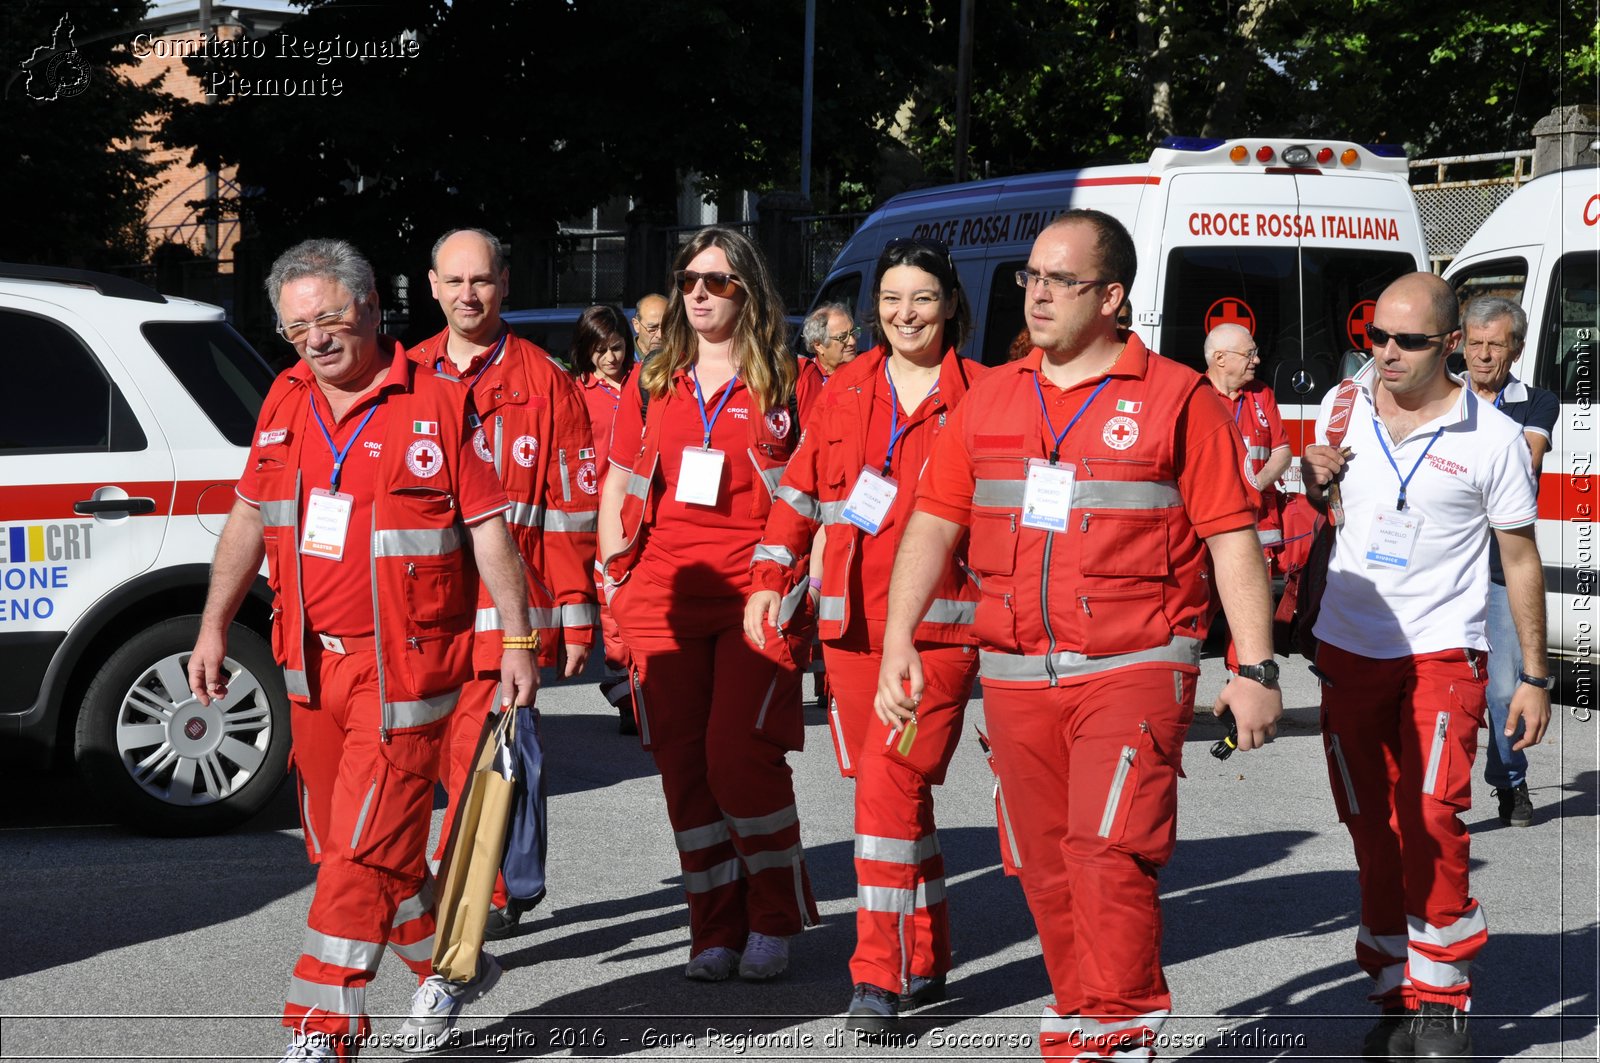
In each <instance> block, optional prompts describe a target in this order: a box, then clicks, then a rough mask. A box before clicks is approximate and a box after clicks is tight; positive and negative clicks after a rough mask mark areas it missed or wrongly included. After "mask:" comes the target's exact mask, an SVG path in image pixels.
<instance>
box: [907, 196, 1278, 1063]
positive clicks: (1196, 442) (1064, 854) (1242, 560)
mask: <svg viewBox="0 0 1600 1063" xmlns="http://www.w3.org/2000/svg"><path fill="white" fill-rule="evenodd" d="M1135 268H1136V256H1135V250H1134V245H1133V239H1132V237H1131V236H1129V234H1128V231H1127V229H1125V228H1124V227H1123V226H1122V224H1121V223H1120V222H1118V221H1117V220H1116V219H1115V218H1113V217H1111V216H1110V215H1107V214H1104V213H1102V212H1100V211H1095V210H1081V209H1080V210H1071V211H1068V212H1066V213H1065V214H1063V215H1061V216H1060V217H1058V218H1057V219H1056V220H1055V221H1054V222H1052V223H1051V225H1050V226H1049V227H1047V228H1046V229H1045V230H1044V231H1043V232H1042V233H1040V234H1039V237H1038V238H1037V240H1035V242H1034V245H1033V249H1032V251H1031V253H1030V254H1029V257H1028V265H1027V268H1026V269H1024V270H1021V271H1019V273H1018V275H1017V281H1018V283H1019V284H1021V285H1022V286H1023V287H1024V288H1025V289H1026V291H1027V297H1026V303H1025V314H1026V320H1027V324H1028V330H1029V333H1030V335H1031V337H1032V339H1033V344H1034V346H1033V350H1032V351H1031V352H1030V353H1029V354H1027V355H1026V356H1024V357H1022V358H1020V359H1018V360H1017V361H1014V362H1008V363H1006V364H1005V365H1002V366H998V367H996V368H994V369H991V370H990V371H989V373H988V374H987V375H986V376H984V377H983V379H981V380H979V381H977V383H975V384H974V385H973V387H972V389H971V390H970V391H969V392H968V393H967V396H966V398H965V399H964V400H963V401H962V403H961V405H959V406H957V407H956V409H955V412H954V413H952V414H951V415H950V421H949V424H948V425H947V426H946V428H945V431H944V432H942V433H941V434H940V436H939V438H938V440H937V442H936V443H935V444H934V450H933V455H932V457H931V458H930V460H929V462H928V469H927V472H926V473H925V474H924V477H923V480H922V485H921V487H920V489H919V493H918V497H917V503H916V511H915V513H913V515H912V516H911V519H910V521H909V522H908V524H907V527H906V530H905V534H904V536H903V538H902V539H901V544H900V550H899V553H898V555H897V556H896V558H895V563H894V573H893V576H892V578H891V581H890V587H889V605H888V620H887V622H886V625H885V630H884V650H883V667H882V671H881V672H880V674H879V682H878V694H877V701H876V706H875V707H876V710H877V713H878V715H879V717H880V718H882V719H883V721H884V722H885V723H891V722H893V721H899V722H900V724H901V725H902V726H910V725H911V724H912V723H914V721H915V719H916V707H917V703H918V699H919V697H920V695H921V693H922V688H923V672H922V664H921V661H920V660H919V659H918V656H917V652H916V648H915V644H914V643H913V640H912V636H913V633H914V631H915V629H916V625H917V623H918V622H919V621H920V620H921V619H922V618H923V616H924V615H925V614H926V611H927V609H928V606H929V603H930V601H931V599H932V595H933V592H934V587H935V581H936V580H937V579H938V578H939V573H940V572H941V571H942V566H943V565H944V564H946V563H947V562H948V559H949V557H950V556H951V553H952V552H953V550H954V549H955V547H956V545H957V544H958V543H960V542H961V540H962V538H963V536H965V537H966V539H967V563H968V565H969V566H970V568H971V569H972V571H973V573H974V574H975V576H976V577H977V580H978V582H979V583H980V584H981V586H982V588H983V593H982V596H981V597H980V599H979V601H978V604H977V608H976V613H975V615H974V616H973V621H972V623H973V631H974V634H975V635H976V636H977V639H978V644H979V651H980V656H979V671H978V674H979V676H980V678H981V679H982V680H983V689H984V716H985V719H986V721H987V723H988V727H989V738H990V742H991V749H992V755H993V765H994V768H995V771H996V772H997V773H998V775H999V778H1000V786H1001V789H1002V791H1003V793H1004V794H1005V795H1006V798H1007V800H1006V802H1005V810H1006V813H1007V818H1008V826H1009V827H1010V828H1012V832H1013V834H1014V836H1015V838H1016V842H1017V848H1018V850H1019V852H1020V861H1019V862H1020V864H1021V866H1022V869H1023V870H1022V876H1021V881H1022V887H1023V891H1024V892H1025V893H1026V894H1027V896H1028V907H1029V909H1030V910H1031V911H1032V912H1033V917H1034V922H1035V924H1036V925H1037V927H1038V930H1039V941H1040V944H1041V946H1042V948H1043V951H1044V961H1045V967H1046V969H1047V970H1048V972H1049V976H1050V984H1051V987H1052V989H1053V990H1054V993H1055V1003H1054V1004H1053V1005H1051V1006H1050V1007H1048V1008H1046V1009H1045V1012H1044V1014H1043V1015H1042V1016H1041V1018H1040V1040H1039V1045H1040V1051H1041V1053H1042V1054H1043V1055H1044V1057H1045V1058H1047V1059H1068V1060H1084V1061H1087V1060H1101V1059H1153V1058H1154V1045H1155V1042H1156V1038H1157V1036H1158V1035H1159V1033H1160V1030H1161V1027H1162V1025H1163V1023H1164V1022H1165V1021H1166V1019H1167V1017H1168V1015H1170V1014H1171V1011H1172V995H1171V993H1170V992H1169V991H1168V989H1167V983H1166V978H1165V976H1164V975H1163V973H1162V969H1161V914H1160V913H1161V909H1160V898H1159V892H1158V889H1157V871H1158V870H1159V869H1160V868H1161V867H1162V866H1163V865H1164V864H1165V863H1166V862H1167V860H1168V859H1169V858H1170V857H1171V856H1172V852H1173V848H1174V845H1175V843H1176V836H1177V829H1176V816H1177V800H1178V776H1179V774H1180V770H1181V768H1182V762H1183V746H1184V741H1185V738H1186V736H1187V734H1188V729H1189V723H1190V721H1191V720H1192V719H1193V716H1194V696H1195V682H1196V679H1197V677H1198V675H1199V671H1200V648H1201V644H1202V643H1203V642H1204V640H1205V635H1206V624H1207V621H1208V618H1209V616H1210V613H1211V593H1212V592H1211V587H1212V585H1213V584H1215V585H1216V587H1217V590H1218V593H1219V594H1220V595H1221V598H1222V604H1223V608H1224V609H1225V610H1226V611H1227V614H1228V619H1229V620H1230V621H1231V623H1232V627H1233V632H1234V637H1235V639H1236V641H1237V643H1238V646H1239V652H1240V655H1241V658H1242V659H1243V660H1245V661H1252V662H1259V663H1256V664H1250V665H1245V666H1243V667H1241V668H1240V669H1239V675H1238V676H1236V677H1235V678H1234V679H1233V680H1232V681H1231V682H1229V683H1228V685H1227V686H1226V687H1225V688H1224V690H1223V693H1222V696H1221V699H1220V700H1219V703H1218V705H1217V707H1216V709H1215V711H1216V712H1217V713H1219V714H1220V713H1221V712H1223V711H1224V710H1225V709H1228V708H1231V710H1232V712H1233V715H1234V717H1235V720H1236V723H1237V726H1238V733H1239V740H1238V746H1239V748H1240V749H1254V748H1256V747H1258V746H1260V745H1262V744H1263V743H1265V742H1266V741H1267V740H1268V739H1269V738H1270V737H1271V735H1272V733H1273V732H1274V730H1275V728H1276V725H1277V720H1278V717H1279V715H1280V714H1281V712H1282V706H1283V701H1282V696H1281V694H1280V692H1279V691H1278V688H1277V665H1276V664H1275V663H1274V662H1273V660H1272V620H1271V611H1272V608H1271V595H1270V593H1269V586H1268V582H1267V570H1266V566H1264V565H1263V564H1262V563H1261V547H1260V544H1259V542H1258V541H1257V539H1256V532H1255V511H1256V498H1255V493H1254V491H1253V490H1252V489H1251V488H1250V486H1249V484H1247V483H1246V482H1245V480H1244V478H1243V476H1242V475H1241V472H1240V469H1241V467H1242V465H1243V463H1244V452H1243V447H1242V445H1241V443H1240V440H1239V434H1238V432H1237V431H1235V429H1234V427H1233V423H1232V421H1231V420H1230V419H1229V411H1228V410H1227V408H1226V407H1225V406H1224V405H1223V403H1222V401H1221V400H1220V399H1219V398H1217V396H1216V394H1215V392H1214V391H1213V390H1212V389H1211V388H1210V387H1208V386H1207V385H1206V384H1205V382H1204V381H1203V380H1202V379H1201V378H1200V375H1199V374H1198V373H1195V372H1194V371H1193V370H1192V369H1189V368H1187V367H1185V366H1183V365H1181V364H1179V363H1178V362H1176V361H1173V360H1171V359H1167V358H1161V357H1158V356H1156V355H1155V354H1153V353H1152V352H1151V351H1149V350H1147V349H1146V348H1145V346H1144V344H1143V343H1142V342H1141V341H1140V339H1139V337H1138V336H1137V335H1135V334H1134V333H1132V332H1130V331H1127V330H1125V329H1122V328H1120V327H1119V326H1118V324H1117V318H1118V314H1119V313H1120V312H1121V310H1122V307H1123V304H1124V302H1125V300H1126V299H1127V292H1128V289H1129V287H1130V286H1131V285H1132V283H1133V279H1134V272H1135ZM1213 572H1214V573H1215V578H1214V579H1213V578H1212V574H1213Z"/></svg>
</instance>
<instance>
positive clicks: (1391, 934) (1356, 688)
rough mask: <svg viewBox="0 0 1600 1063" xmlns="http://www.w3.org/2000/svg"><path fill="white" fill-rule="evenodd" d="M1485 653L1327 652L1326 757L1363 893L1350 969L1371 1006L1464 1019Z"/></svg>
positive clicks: (1474, 941) (1475, 943) (1475, 915)
mask: <svg viewBox="0 0 1600 1063" xmlns="http://www.w3.org/2000/svg"><path fill="white" fill-rule="evenodd" d="M1486 656H1487V655H1486V654H1484V653H1483V651H1481V650H1464V649H1457V650H1443V651H1440V652H1438V653H1427V654H1421V655H1419V656H1415V657H1397V658H1394V659H1392V660H1374V659H1373V658H1370V657H1361V656H1358V655H1356V654H1353V653H1346V652H1345V651H1344V650H1341V649H1339V648H1338V647H1336V646H1330V645H1328V644H1327V643H1323V644H1322V646H1321V648H1320V649H1319V650H1318V652H1317V667H1318V668H1319V669H1321V670H1322V672H1324V673H1325V674H1326V675H1327V676H1328V678H1329V680H1331V681H1332V684H1333V685H1332V686H1324V687H1323V690H1322V734H1323V745H1324V747H1325V749H1326V751H1327V755H1328V781H1329V783H1330V784H1331V785H1332V787H1333V803H1334V805H1335V806H1336V807H1337V808H1338V810H1339V820H1340V822H1342V823H1343V824H1344V825H1345V827H1346V828H1348V829H1349V831H1350V840H1351V841H1352V842H1353V843H1354V845H1355V850H1356V868H1357V871H1358V872H1359V876H1360V881H1361V929H1360V931H1359V932H1358V934H1357V937H1356V962H1357V963H1359V964H1360V965H1361V968H1362V969H1363V970H1364V971H1366V972H1367V973H1368V974H1370V975H1371V976H1372V977H1373V979H1374V981H1375V983H1376V984H1375V986H1374V988H1373V991H1372V999H1373V1000H1375V1001H1381V1002H1383V1003H1385V1004H1402V1003H1403V1004H1405V1005H1406V1006H1408V1007H1415V1006H1416V1004H1417V1001H1419V1000H1432V1001H1441V1002H1444V1003H1448V1004H1453V1005H1455V1006H1456V1007H1459V1008H1465V1007H1466V1006H1467V1001H1468V1000H1469V999H1470V997H1471V993H1472V981H1471V968H1472V960H1473V958H1474V957H1476V956H1477V955H1478V952H1479V951H1480V950H1481V949H1482V948H1483V943H1484V941H1485V940H1487V938H1488V936H1489V924H1488V923H1487V922H1486V921H1485V919H1484V916H1483V909H1482V908H1480V907H1479V906H1478V902H1477V901H1476V900H1474V899H1473V898H1472V896H1471V894H1470V892H1469V889H1468V884H1467V865H1468V862H1469V860H1470V858H1471V853H1470V848H1471V839H1470V837H1469V836H1468V835H1467V827H1466V824H1464V823H1462V822H1461V813H1462V812H1465V811H1466V810H1467V809H1469V808H1471V807H1472V762H1473V758H1474V757H1475V756H1476V755H1477V751H1478V728H1480V727H1482V726H1483V720H1484V708H1485V694H1484V689H1485V686H1486V684H1487V682H1488V678H1487V677H1488V667H1487V662H1486Z"/></svg>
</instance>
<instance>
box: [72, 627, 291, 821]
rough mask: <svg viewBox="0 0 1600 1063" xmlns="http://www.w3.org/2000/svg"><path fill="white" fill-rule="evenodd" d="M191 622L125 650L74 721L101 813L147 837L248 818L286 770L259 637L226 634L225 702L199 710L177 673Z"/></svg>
mask: <svg viewBox="0 0 1600 1063" xmlns="http://www.w3.org/2000/svg"><path fill="white" fill-rule="evenodd" d="M199 630H200V618H199V617H197V616H180V617H175V618H173V619H171V620H164V621H162V622H161V623H159V624H156V625H155V626H154V627H150V628H146V629H145V630H143V631H140V632H138V633H136V634H135V635H133V636H132V637H131V638H129V639H128V640H127V641H126V642H124V643H123V644H122V645H121V646H120V647H118V649H117V650H116V652H115V653H113V654H112V655H111V656H110V657H109V658H108V659H107V660H106V663H105V664H104V665H102V666H101V668H100V671H99V673H98V674H96V676H95V677H94V681H93V682H91V683H90V684H89V691H88V693H87V694H86V695H85V696H84V699H83V706H82V709H81V710H80V711H79V713H78V730H77V742H76V746H75V752H76V760H77V764H78V771H79V773H80V774H81V775H82V776H83V778H84V780H85V781H86V782H87V784H88V785H89V788H90V789H91V790H93V791H94V792H95V793H96V794H97V795H98V796H99V797H100V799H101V800H102V801H103V802H104V804H105V806H106V809H107V810H108V811H109V812H110V814H111V815H112V816H113V817H114V818H116V819H118V820H120V821H121V822H123V823H126V824H127V825H129V826H131V827H134V828H135V829H138V830H141V831H145V832H148V833H151V834H162V835H196V834H214V833H217V832H218V831H223V830H227V829H228V828H229V827H234V826H237V825H238V824H240V823H242V822H244V821H245V820H247V819H249V818H250V817H251V816H253V815H255V814H256V813H257V812H259V811H260V810H261V809H262V808H263V807H264V806H265V805H266V804H267V802H268V801H270V800H271V799H272V796H273V794H274V793H276V792H277V789H278V787H279V785H281V784H282V782H283V780H284V778H285V776H286V775H287V770H288V762H289V697H288V694H287V693H286V692H285V690H284V686H283V670H282V669H281V668H279V667H278V665H277V662H275V661H274V660H273V658H272V651H271V649H270V648H269V647H268V646H267V643H266V642H265V640H263V639H262V638H261V636H260V635H257V634H256V633H255V632H254V631H251V630H250V629H249V628H247V627H243V626H241V625H239V624H234V625H232V626H231V627H230V628H229V629H228V657H227V662H226V664H227V669H228V673H229V675H230V676H231V679H230V681H229V684H228V696H227V697H225V698H223V699H221V700H220V701H214V702H213V703H212V704H211V706H209V707H202V706H201V705H200V703H199V701H198V700H196V699H195V697H194V695H193V694H191V693H190V692H189V687H188V678H187V675H186V674H185V673H186V669H187V667H188V663H189V655H190V653H191V651H193V649H194V643H195V637H196V636H197V634H198V633H199Z"/></svg>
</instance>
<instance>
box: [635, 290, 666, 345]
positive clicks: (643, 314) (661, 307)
mask: <svg viewBox="0 0 1600 1063" xmlns="http://www.w3.org/2000/svg"><path fill="white" fill-rule="evenodd" d="M666 312H667V300H666V297H665V296H661V295H656V294H655V293H654V292H651V293H650V294H649V295H646V296H645V297H644V298H642V299H640V300H639V302H638V304H637V305H636V306H635V307H634V314H633V336H634V340H633V347H634V351H635V353H636V354H637V355H638V357H639V358H640V360H643V359H645V358H648V357H650V355H652V354H654V353H655V352H656V351H657V350H658V349H659V348H660V346H661V318H662V317H663V316H664V315H665V314H666Z"/></svg>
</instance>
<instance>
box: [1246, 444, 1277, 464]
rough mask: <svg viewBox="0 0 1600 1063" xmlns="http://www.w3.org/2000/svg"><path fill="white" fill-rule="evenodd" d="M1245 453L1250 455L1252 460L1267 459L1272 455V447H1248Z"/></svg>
mask: <svg viewBox="0 0 1600 1063" xmlns="http://www.w3.org/2000/svg"><path fill="white" fill-rule="evenodd" d="M1245 455H1246V456H1247V457H1249V458H1250V459H1251V460H1252V461H1265V460H1266V459H1268V458H1270V457H1272V448H1271V447H1248V448H1246V450H1245Z"/></svg>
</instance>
